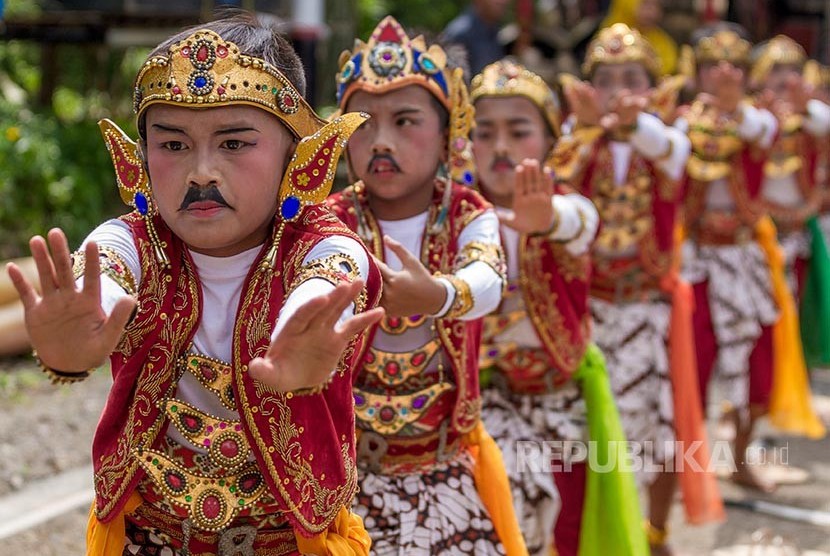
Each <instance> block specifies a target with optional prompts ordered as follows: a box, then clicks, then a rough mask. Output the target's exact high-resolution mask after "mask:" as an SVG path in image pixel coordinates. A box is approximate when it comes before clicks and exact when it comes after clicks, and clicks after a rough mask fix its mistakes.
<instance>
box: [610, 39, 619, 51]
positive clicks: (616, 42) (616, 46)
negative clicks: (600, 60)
mask: <svg viewBox="0 0 830 556" xmlns="http://www.w3.org/2000/svg"><path fill="white" fill-rule="evenodd" d="M608 49H609V50H610V51H611V53H612V54H617V53H619V52H620V51H621V50H622V41H621V40H620V39H614V40H612V41H611V44H609V45H608Z"/></svg>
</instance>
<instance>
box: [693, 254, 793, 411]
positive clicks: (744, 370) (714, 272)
mask: <svg viewBox="0 0 830 556" xmlns="http://www.w3.org/2000/svg"><path fill="white" fill-rule="evenodd" d="M683 278H684V279H685V280H686V281H687V282H689V283H690V284H699V283H701V282H708V291H709V310H710V312H711V315H712V328H713V330H714V332H715V337H716V339H717V344H718V354H717V358H716V359H715V364H714V370H713V373H714V382H715V385H716V388H717V390H718V392H719V393H720V396H721V397H722V398H723V399H724V400H725V401H727V402H729V403H730V404H731V405H732V406H733V407H734V408H736V409H738V410H745V409H747V408H748V407H749V356H750V354H751V353H752V350H753V349H754V347H755V344H756V343H757V341H758V338H760V337H761V326H771V325H773V324H775V322H776V321H777V320H778V308H777V306H776V303H775V298H774V297H773V293H772V283H771V277H770V270H769V266H768V264H767V259H766V255H764V252H763V251H762V250H761V247H760V246H759V245H758V244H757V243H755V242H749V243H744V244H741V245H724V246H711V245H705V246H700V247H697V249H695V248H694V246H693V245H692V244H687V246H685V247H684V250H683Z"/></svg>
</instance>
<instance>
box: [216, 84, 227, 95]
mask: <svg viewBox="0 0 830 556" xmlns="http://www.w3.org/2000/svg"><path fill="white" fill-rule="evenodd" d="M216 93H217V94H220V95H224V94H225V88H224V87H222V86H219V87H216Z"/></svg>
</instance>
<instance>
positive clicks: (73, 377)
mask: <svg viewBox="0 0 830 556" xmlns="http://www.w3.org/2000/svg"><path fill="white" fill-rule="evenodd" d="M32 356H33V357H34V358H35V361H37V364H38V366H39V367H40V370H41V371H43V372H44V373H46V376H48V377H49V381H50V382H51V383H52V384H71V383H73V382H81V381H82V380H85V379H87V378H89V375H90V374H91V373H92V371H93V370H94V369H87V370H85V371H78V372H73V371H59V370H57V369H53V368H52V367H48V366H46V364H44V363H43V361H41V360H40V357H38V355H37V351H33V352H32Z"/></svg>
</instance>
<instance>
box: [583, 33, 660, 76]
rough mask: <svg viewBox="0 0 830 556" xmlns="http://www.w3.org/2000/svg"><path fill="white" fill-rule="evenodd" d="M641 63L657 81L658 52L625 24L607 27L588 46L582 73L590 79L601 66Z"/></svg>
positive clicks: (658, 69)
mask: <svg viewBox="0 0 830 556" xmlns="http://www.w3.org/2000/svg"><path fill="white" fill-rule="evenodd" d="M626 62H639V63H641V64H643V65H644V66H645V67H646V70H647V71H648V72H649V73H650V74H651V75H652V76H653V77H654V78H655V79H657V78H658V77H660V75H661V70H660V59H659V58H658V56H657V52H655V51H654V48H653V47H652V46H651V44H649V42H648V41H647V40H646V39H645V38H643V36H642V35H641V34H640V32H639V31H637V30H636V29H631V28H630V27H629V26H628V25H626V24H624V23H615V24H614V25H612V26H611V27H606V28H605V29H603V30H602V31H600V32H599V34H598V35H597V36H596V37H594V39H593V40H592V41H591V43H590V44H589V45H588V53H587V54H586V55H585V63H584V64H582V73H583V74H584V75H585V76H586V77H588V76H590V75H591V74H592V73H593V72H594V69H596V67H597V66H598V65H599V64H624V63H626Z"/></svg>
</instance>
